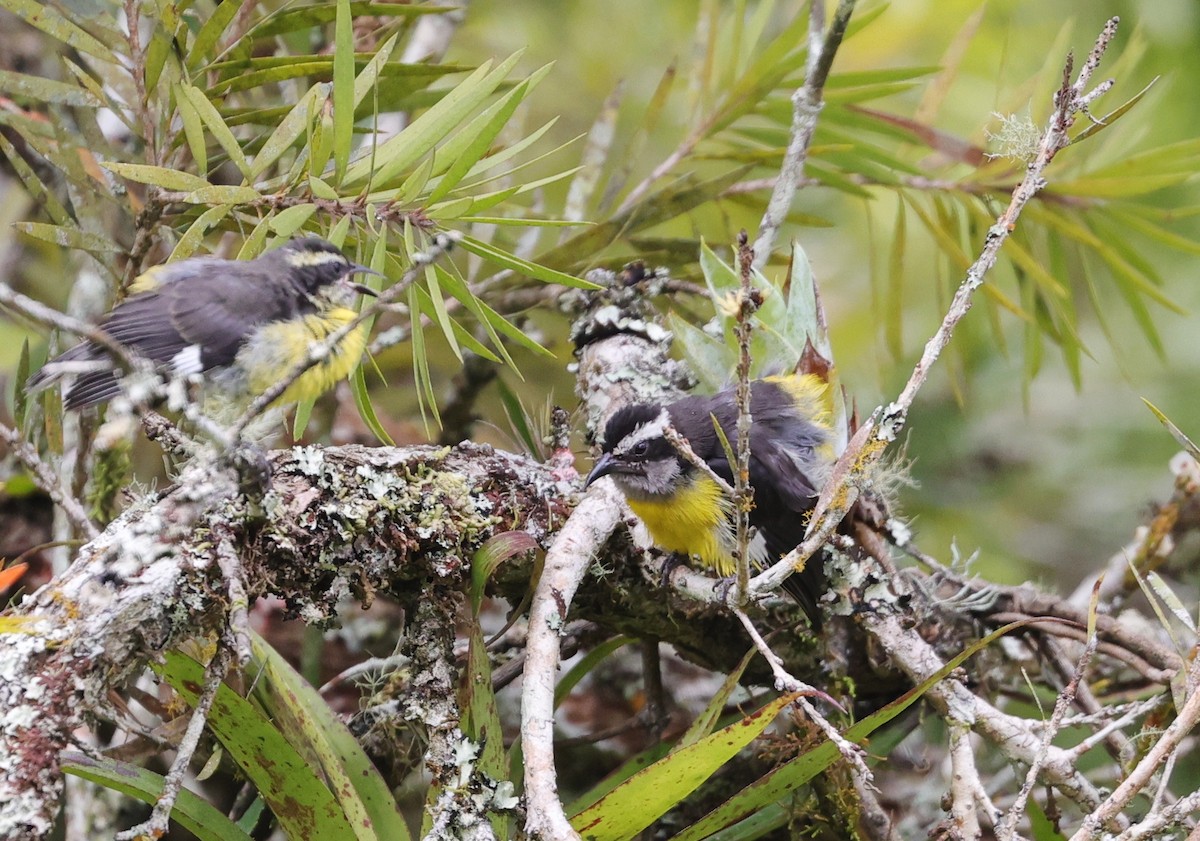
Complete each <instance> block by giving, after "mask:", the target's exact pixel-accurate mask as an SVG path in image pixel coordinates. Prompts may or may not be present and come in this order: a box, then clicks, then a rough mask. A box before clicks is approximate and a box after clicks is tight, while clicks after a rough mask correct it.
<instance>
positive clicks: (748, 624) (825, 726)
mask: <svg viewBox="0 0 1200 841" xmlns="http://www.w3.org/2000/svg"><path fill="white" fill-rule="evenodd" d="M732 610H733V613H734V615H735V616H736V617H737V618H738V621H739V622H741V623H742V627H743V628H745V629H746V633H747V634H749V636H750V639H751V641H753V643H754V647H755V648H757V649H758V653H759V654H761V655H762V656H763V659H764V660H766V661H767V665H768V666H770V667H771V673H772V674H773V675H774V676H775V688H776V689H778V690H779V691H780V692H796V693H800V697H799V698H797V699H796V705H797V706H798V707H800V709H801V710H802V711H803V712H804V715H805V717H806V718H808V720H809V721H811V722H812V723H813V724H815V725H816V726H817V729H818V730H820V731H821V732H822V733H824V734H825V738H827V739H829V741H831V742H832V743H833V744H834V746H835V747H836V748H837V749H838V753H840V754H841V755H842V758H843V759H845V760H846V761H847V762H848V763H849V764H850V770H851V773H853V774H854V775H855V776H856V777H857V778H858V779H859V781H860V782H861V784H862V785H863V786H864V787H866V788H870V787H872V786H873V783H872V780H873V777H872V775H871V769H870V768H868V767H867V763H866V762H865V761H864V760H863V749H862V748H860V747H859V746H858V745H856V744H854V743H853V742H851V741H849V740H848V739H847V738H846V737H845V736H843V735H842V734H841V733H839V732H838V729H837V728H836V727H834V726H833V725H832V724H830V723H829V721H828V719H826V718H825V716H823V715H821V713H820V712H818V711H817V708H816V707H814V706H813V705H812V702H811V701H809V700H808V699H809V698H810V697H817V698H821V699H823V700H824V701H826V702H827V703H829V704H831V705H832V706H834V707H838V708H839V709H840V708H841V707H840V705H839V704H838V703H837V701H835V700H834V699H833V698H831V697H830V696H829V695H828V694H826V693H825V692H823V691H821V690H820V689H817V688H815V687H813V686H809V685H808V684H807V683H804V682H803V681H800V680H797V679H796V678H795V677H794V676H792V675H791V674H790V673H789V672H788V670H787V669H786V668H784V665H783V661H782V660H781V659H780V658H779V655H778V654H776V653H775V652H774V651H772V650H771V647H770V646H769V645H768V644H767V641H766V640H765V639H763V637H762V634H760V633H759V632H758V629H757V628H755V627H754V623H753V622H752V621H751V620H750V617H749V616H747V615H746V613H745V611H743V610H741V609H740V608H738V607H736V606H735V607H733V608H732Z"/></svg>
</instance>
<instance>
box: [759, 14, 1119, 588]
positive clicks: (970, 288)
mask: <svg viewBox="0 0 1200 841" xmlns="http://www.w3.org/2000/svg"><path fill="white" fill-rule="evenodd" d="M1116 25H1117V18H1112V19H1111V20H1110V21H1109V22H1108V24H1107V25H1106V26H1105V28H1104V31H1103V32H1102V33H1101V35H1100V37H1099V38H1098V39H1097V41H1096V48H1095V49H1094V50H1093V54H1094V55H1096V59H1095V61H1092V60H1091V58H1089V63H1088V64H1087V65H1085V68H1084V71H1083V72H1081V73H1080V76H1079V80H1078V81H1077V82H1076V83H1075V85H1074V86H1072V85H1071V84H1070V83H1069V79H1066V80H1064V82H1063V85H1062V87H1061V88H1060V89H1059V90H1058V92H1057V93H1056V94H1055V97H1054V101H1055V112H1054V114H1053V115H1051V117H1050V120H1049V124H1048V125H1047V126H1046V130H1045V132H1044V133H1043V135H1042V140H1041V143H1040V144H1039V146H1038V151H1037V154H1036V155H1035V156H1034V158H1033V160H1032V161H1030V163H1029V165H1028V167H1027V168H1026V172H1025V177H1024V178H1023V179H1022V180H1021V183H1020V184H1018V185H1017V189H1016V190H1014V191H1013V195H1012V200H1011V201H1010V202H1009V205H1008V207H1007V208H1006V209H1005V211H1004V212H1003V213H1002V214H1001V215H1000V217H999V218H998V219H997V220H996V223H995V224H994V225H992V227H991V228H989V229H988V233H987V237H986V239H985V241H984V246H983V249H982V251H981V252H980V254H979V257H978V258H977V259H976V260H975V262H974V263H973V264H972V265H971V267H970V268H969V269H968V270H967V274H966V277H965V278H964V279H963V282H962V283H961V284H960V285H959V287H958V290H957V291H956V292H955V293H954V298H953V300H952V301H951V303H950V306H949V308H948V310H947V312H946V315H945V317H944V318H943V319H942V323H941V324H940V325H939V326H938V329H937V331H936V332H935V333H934V334H933V336H932V337H931V338H930V339H929V341H928V342H926V343H925V348H924V350H923V351H922V353H921V358H920V360H919V361H918V362H917V364H916V366H915V367H914V368H913V371H912V374H911V375H910V376H909V379H908V382H907V383H906V384H905V386H904V388H903V390H902V391H901V392H900V394H899V395H898V396H897V398H896V399H895V400H894V401H893V402H892V403H890V404H888V405H887V406H884V407H881V408H879V409H876V410H875V412H874V413H872V415H871V417H870V418H868V419H867V421H866V422H865V423H864V424H863V425H862V426H861V427H860V428H859V430H858V432H857V433H855V436H854V438H853V439H852V440H851V442H850V445H849V446H848V447H847V448H846V450H845V451H844V452H843V453H842V455H841V456H840V457H839V458H838V460H837V462H836V463H835V464H834V466H833V468H832V469H831V471H830V479H829V481H828V482H827V483H826V487H825V488H824V489H823V490H822V492H821V497H820V500H819V501H818V503H817V508H816V510H814V512H813V516H812V521H811V523H810V525H809V529H810V535H811V534H813V533H820V532H821V531H828V532H832V530H833V528H834V527H836V524H837V523H840V522H841V520H842V518H843V517H844V516H845V514H846V512H847V511H848V510H849V508H850V506H851V505H853V503H854V502H855V501H856V500H857V498H858V488H857V484H858V482H859V481H860V477H862V476H864V475H866V474H867V471H868V470H869V468H870V467H871V466H872V465H874V464H875V463H876V462H877V461H878V460H879V458H880V457H881V456H882V455H883V452H884V450H885V449H886V448H887V446H888V444H890V443H892V442H894V441H895V440H896V439H897V438H898V437H899V435H900V432H901V431H902V430H903V428H904V425H905V423H906V421H907V419H908V412H909V409H910V408H911V407H912V404H913V401H914V400H915V399H916V395H917V392H918V391H919V390H920V389H921V387H922V386H923V385H924V384H925V381H926V380H927V379H928V378H929V372H930V370H931V369H932V367H933V364H934V363H935V362H936V361H937V359H938V358H939V357H940V356H941V354H942V351H943V350H945V348H946V346H947V345H948V344H949V343H950V338H951V337H952V336H953V334H954V329H955V327H957V326H958V323H959V322H960V321H961V320H962V319H963V318H964V317H966V314H967V312H969V311H970V309H971V304H972V302H973V298H974V295H975V292H976V291H977V290H978V289H979V287H980V286H982V285H983V281H984V278H985V277H986V276H987V273H988V272H989V271H990V270H991V269H992V267H993V266H995V264H996V259H997V257H998V255H999V253H1000V247H1001V246H1002V245H1004V243H1005V242H1006V241H1007V240H1008V237H1009V236H1010V235H1011V234H1012V232H1013V231H1014V230H1016V225H1017V220H1018V218H1019V217H1020V215H1021V211H1022V210H1023V209H1024V208H1025V205H1026V204H1028V202H1029V201H1030V199H1032V198H1033V197H1034V196H1035V195H1037V194H1038V193H1039V192H1040V191H1041V190H1042V189H1044V188H1045V186H1046V180H1045V178H1044V175H1043V174H1044V172H1045V170H1046V167H1047V166H1049V165H1050V162H1051V161H1052V160H1054V156H1055V155H1057V154H1058V153H1059V152H1060V151H1062V150H1063V149H1064V148H1066V147H1067V145H1068V144H1069V143H1070V135H1069V133H1068V132H1069V130H1070V128H1071V126H1072V125H1073V124H1074V121H1075V117H1076V115H1077V114H1078V113H1080V112H1081V111H1082V110H1083V109H1085V108H1086V107H1087V105H1088V104H1090V103H1091V102H1092V101H1093V100H1094V99H1095V97H1096V96H1098V95H1099V94H1101V93H1103V92H1104V91H1107V90H1108V89H1109V88H1111V87H1112V80H1108V81H1106V82H1102V83H1101V84H1100V85H1098V86H1097V87H1096V88H1095V90H1093V91H1092V92H1091V93H1088V94H1084V93H1083V90H1084V89H1085V88H1086V86H1087V83H1088V81H1089V80H1090V78H1091V73H1092V71H1093V70H1094V69H1095V64H1096V62H1098V61H1099V57H1098V54H1102V53H1103V52H1104V50H1105V49H1106V48H1107V47H1108V46H1109V44H1110V43H1111V41H1112V38H1113V36H1114V35H1115V33H1116ZM1071 65H1072V61H1071V58H1070V56H1068V59H1067V63H1066V73H1069V72H1070V68H1071ZM829 520H832V521H833V524H832V525H831V524H830V523H828V522H827V521H829ZM809 543H810V541H809V540H805V542H804V543H802V544H801V545H800V546H799V547H797V548H796V549H794V550H792V551H791V552H789V553H788V554H787V555H786V556H784V557H783V558H782V559H781V560H780V561H779V562H778V563H776V564H775V565H774V566H773V567H771V569H770V570H768V571H767V572H765V573H763V574H762V575H759V576H756V578H755V580H754V581H753V582H751V586H752V588H754V589H758V588H765V587H777V586H778V585H779V583H781V582H782V581H783V579H784V578H786V577H787V575H788V574H790V572H791V570H792V569H794V568H795V566H796V564H798V563H801V562H803V561H804V560H805V559H807V558H808V557H811V555H812V552H814V551H816V548H819V547H811V546H809Z"/></svg>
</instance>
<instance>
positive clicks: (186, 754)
mask: <svg viewBox="0 0 1200 841" xmlns="http://www.w3.org/2000/svg"><path fill="white" fill-rule="evenodd" d="M230 659H231V658H230V650H229V648H228V646H226V645H225V644H224V641H222V643H221V644H219V645H218V646H217V650H216V653H215V654H213V657H212V660H210V661H209V662H208V666H207V667H206V668H205V670H204V688H203V690H202V691H201V693H200V697H199V698H198V699H197V700H196V708H195V709H194V710H192V718H191V720H190V721H189V722H188V726H187V730H186V731H185V732H184V734H183V738H182V739H181V740H180V742H179V749H178V751H177V752H176V754H175V761H174V762H172V763H171V770H170V771H168V772H167V776H166V777H165V778H164V779H163V786H162V793H161V794H160V795H159V796H158V800H157V801H156V802H155V804H154V811H153V812H151V813H150V819H149V820H148V821H146V822H145V823H142V824H138V825H137V826H135V827H133V828H132V829H127V830H125V831H124V832H120V833H118V834H117V836H116V838H117V841H138V839H141V838H162V837H163V836H164V835H166V834H167V830H168V829H169V828H170V820H171V809H173V808H174V806H175V799H176V798H177V797H179V792H180V791H181V790H182V789H183V780H184V776H185V775H186V774H187V770H188V766H189V765H190V764H191V762H192V757H193V756H195V754H196V746H197V745H198V744H199V743H200V736H201V735H203V733H204V725H205V724H206V723H207V722H208V713H209V711H210V710H211V709H212V705H213V701H214V700H216V697H217V690H218V689H220V688H221V681H223V680H224V679H225V673H226V672H227V671H229V661H230Z"/></svg>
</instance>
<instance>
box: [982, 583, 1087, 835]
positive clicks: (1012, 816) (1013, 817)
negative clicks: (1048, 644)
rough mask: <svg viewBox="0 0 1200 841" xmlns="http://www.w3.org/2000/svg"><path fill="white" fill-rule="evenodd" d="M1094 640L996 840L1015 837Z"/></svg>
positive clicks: (1052, 718) (1044, 732)
mask: <svg viewBox="0 0 1200 841" xmlns="http://www.w3.org/2000/svg"><path fill="white" fill-rule="evenodd" d="M1099 586H1100V582H1099V581H1097V582H1096V587H1097V589H1096V590H1095V591H1093V593H1092V606H1091V610H1092V612H1093V614H1094V613H1095V610H1096V598H1097V597H1098V595H1099ZM1098 640H1099V637H1098V636H1097V634H1096V633H1095V631H1094V630H1093V631H1092V633H1090V634H1089V635H1088V638H1087V644H1086V645H1085V646H1084V648H1083V653H1082V654H1080V655H1079V663H1078V664H1077V665H1076V666H1075V673H1074V674H1073V675H1072V676H1071V680H1070V681H1069V682H1068V683H1067V685H1066V686H1064V687H1063V690H1062V692H1060V693H1058V699H1057V700H1056V701H1055V702H1054V712H1053V713H1051V714H1050V721H1048V722H1047V723H1046V726H1045V727H1044V728H1043V730H1042V749H1041V750H1040V751H1038V754H1037V756H1035V757H1034V761H1033V762H1032V763H1030V765H1029V771H1028V772H1027V773H1026V775H1025V782H1024V783H1023V784H1022V785H1021V788H1020V790H1019V791H1018V792H1017V796H1016V798H1015V799H1014V800H1013V803H1012V805H1011V806H1009V808H1008V811H1007V812H1006V813H1005V814H1004V817H1003V818H1002V819H1001V821H1000V823H999V825H998V826H997V827H996V837H997V838H998V839H1000V841H1008V839H1013V838H1016V831H1017V822H1018V821H1020V820H1021V819H1022V818H1024V816H1025V804H1026V802H1027V801H1028V799H1029V794H1030V792H1032V791H1033V787H1034V786H1035V785H1036V784H1037V780H1038V774H1039V773H1040V771H1041V769H1042V763H1043V762H1045V758H1046V755H1047V753H1048V752H1049V750H1050V744H1051V742H1052V741H1053V740H1054V737H1055V736H1057V735H1058V732H1059V730H1060V729H1061V728H1062V721H1063V718H1064V717H1065V716H1066V714H1067V710H1069V709H1070V708H1071V704H1072V703H1073V702H1074V700H1075V694H1076V692H1077V691H1078V689H1079V685H1080V684H1081V683H1082V682H1083V679H1084V673H1085V672H1086V671H1087V667H1088V663H1090V662H1091V659H1092V655H1093V654H1095V653H1096V643H1097V641H1098Z"/></svg>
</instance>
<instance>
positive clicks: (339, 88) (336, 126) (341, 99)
mask: <svg viewBox="0 0 1200 841" xmlns="http://www.w3.org/2000/svg"><path fill="white" fill-rule="evenodd" d="M353 27H354V21H353V20H352V18H351V14H350V0H337V18H336V22H335V23H334V28H333V166H334V176H333V177H334V181H335V182H338V181H341V178H342V175H343V174H344V173H345V172H346V164H347V163H348V162H349V161H350V146H351V143H352V142H353V140H354V106H355V102H354V28H353Z"/></svg>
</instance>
